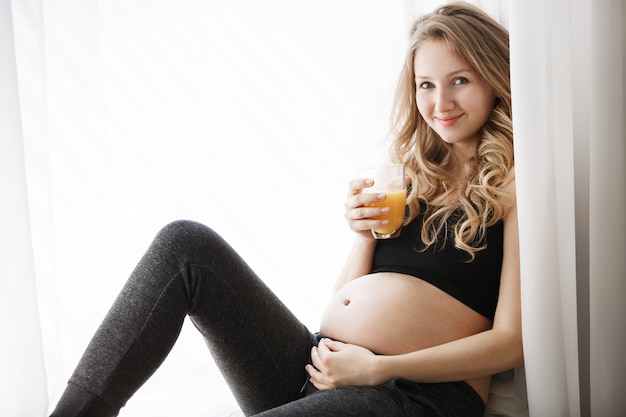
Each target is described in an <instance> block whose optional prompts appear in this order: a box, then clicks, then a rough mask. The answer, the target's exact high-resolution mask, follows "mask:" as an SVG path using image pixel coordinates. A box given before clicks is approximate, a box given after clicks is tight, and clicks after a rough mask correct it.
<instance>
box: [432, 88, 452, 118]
mask: <svg viewBox="0 0 626 417" xmlns="http://www.w3.org/2000/svg"><path fill="white" fill-rule="evenodd" d="M435 99H436V102H435V110H436V111H437V112H438V113H446V112H449V111H450V110H452V109H453V108H454V99H453V97H452V94H451V92H450V91H448V89H446V88H439V89H438V90H437V96H436V98H435Z"/></svg>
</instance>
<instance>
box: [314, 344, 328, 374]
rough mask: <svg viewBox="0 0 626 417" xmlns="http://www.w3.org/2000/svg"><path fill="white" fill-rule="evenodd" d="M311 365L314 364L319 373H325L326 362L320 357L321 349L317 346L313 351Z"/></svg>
mask: <svg viewBox="0 0 626 417" xmlns="http://www.w3.org/2000/svg"><path fill="white" fill-rule="evenodd" d="M311 363H313V366H314V367H315V369H316V370H317V371H318V372H322V373H323V371H324V369H325V365H324V361H323V360H322V358H321V356H320V353H319V348H318V347H317V346H314V347H313V348H312V349H311Z"/></svg>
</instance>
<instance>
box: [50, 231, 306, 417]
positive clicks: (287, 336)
mask: <svg viewBox="0 0 626 417" xmlns="http://www.w3.org/2000/svg"><path fill="white" fill-rule="evenodd" d="M186 315H189V316H190V317H191V320H192V322H193V323H194V324H195V326H196V327H197V328H198V329H199V330H200V332H201V333H202V334H203V336H204V338H205V340H206V342H207V345H208V346H209V349H210V350H211V352H212V354H213V356H214V358H215V360H216V362H217V363H218V365H219V367H220V369H221V371H222V373H223V375H224V377H225V378H226V380H227V382H228V383H229V384H230V386H231V389H232V390H233V393H234V395H235V397H236V398H237V400H238V401H239V404H240V406H241V407H242V409H243V410H244V412H245V413H246V414H254V413H258V412H261V411H263V410H267V409H269V408H272V407H275V406H278V405H280V404H284V403H286V402H289V401H293V400H294V399H297V398H300V397H301V394H300V392H299V390H300V388H301V386H302V383H303V381H304V380H305V378H306V373H305V371H304V365H305V364H306V363H307V362H308V361H309V360H310V347H311V346H312V343H313V340H312V337H311V334H310V332H309V331H308V330H307V329H306V328H305V326H304V325H303V324H302V323H300V322H299V321H298V320H297V319H296V318H295V317H294V316H293V315H292V314H291V313H290V312H289V310H288V309H287V308H286V307H285V306H284V305H283V303H281V302H280V301H279V300H278V299H277V297H276V296H275V295H274V294H273V293H272V292H271V291H270V290H269V289H268V288H267V287H266V286H265V284H263V282H261V281H260V280H259V279H258V278H257V276H256V275H255V274H254V273H253V272H252V271H251V270H250V268H249V267H248V266H247V265H246V264H245V262H244V261H243V260H242V259H241V258H240V257H239V256H238V255H237V254H236V253H235V251H234V250H233V249H232V248H231V247H230V246H229V245H228V244H227V243H226V242H225V241H224V240H222V239H221V238H220V237H219V236H218V235H217V234H216V233H214V232H213V231H212V230H211V229H209V228H207V227H205V226H202V225H200V224H198V223H194V222H189V221H179V222H174V223H172V224H170V225H168V226H166V227H165V228H163V229H162V230H161V231H160V232H159V234H158V235H157V236H156V238H155V239H154V241H153V243H152V245H151V246H150V248H149V249H148V251H147V252H146V254H145V255H144V257H143V258H142V259H141V261H140V262H139V264H138V265H137V267H136V268H135V270H134V271H133V273H132V274H131V276H130V278H129V280H128V281H127V283H126V284H125V286H124V288H123V289H122V291H121V293H120V295H119V296H118V298H117V299H116V301H115V303H114V304H113V306H112V307H111V310H110V311H109V313H108V314H107V316H106V318H105V319H104V321H103V323H102V324H101V325H100V327H99V329H98V330H97V332H96V333H95V335H94V337H93V339H92V340H91V342H90V344H89V346H88V347H87V350H86V351H85V353H84V355H83V357H82V359H81V360H80V362H79V364H78V366H77V368H76V370H75V372H74V374H73V375H72V377H71V378H70V381H69V382H70V383H69V385H68V388H67V389H66V392H65V393H64V394H63V396H62V398H61V400H60V401H59V404H58V405H57V408H56V410H55V412H54V413H53V414H52V415H53V416H59V417H66V416H68V417H69V416H78V415H80V416H111V415H117V412H118V411H119V409H120V408H121V407H122V406H123V405H124V404H125V403H126V401H127V400H128V399H129V398H130V397H131V396H132V395H133V394H134V393H135V391H136V390H137V389H139V387H140V386H141V385H142V384H143V383H144V382H145V381H146V380H147V379H148V378H149V377H150V375H152V373H153V372H154V371H155V370H156V369H157V368H158V367H159V365H160V364H161V363H162V361H163V360H164V359H165V357H166V356H167V354H168V353H169V351H170V349H171V348H172V346H173V345H174V342H175V341H176V339H177V337H178V335H179V332H180V329H181V327H182V323H183V321H184V318H185V317H186ZM98 410H102V411H98Z"/></svg>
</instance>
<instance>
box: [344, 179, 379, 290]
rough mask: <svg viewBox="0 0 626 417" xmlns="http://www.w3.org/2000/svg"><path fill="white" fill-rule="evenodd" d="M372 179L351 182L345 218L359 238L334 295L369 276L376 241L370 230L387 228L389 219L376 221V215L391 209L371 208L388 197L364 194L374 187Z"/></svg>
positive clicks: (356, 239)
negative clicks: (364, 276) (355, 280)
mask: <svg viewBox="0 0 626 417" xmlns="http://www.w3.org/2000/svg"><path fill="white" fill-rule="evenodd" d="M373 184H374V182H373V181H372V180H371V179H355V180H352V181H350V188H349V191H348V199H347V200H346V204H345V207H346V213H345V218H346V221H347V222H348V226H350V229H352V231H353V232H355V233H356V238H355V241H354V244H353V245H352V249H351V250H350V253H349V255H348V258H347V259H346V262H345V264H344V266H343V269H342V270H341V273H340V274H339V277H338V278H337V281H336V283H335V289H334V290H335V292H337V291H339V289H340V288H341V287H343V286H344V285H345V284H347V283H348V282H350V281H352V280H353V279H356V278H358V277H361V276H363V275H367V274H369V273H370V271H371V269H372V256H373V255H374V249H375V248H376V240H375V239H374V237H373V236H372V233H371V229H373V228H375V227H380V226H384V225H385V224H386V223H388V222H389V221H388V220H376V219H375V216H380V215H383V214H387V213H388V212H389V208H388V207H369V206H368V204H371V203H373V202H375V201H383V200H384V199H385V198H386V196H385V194H373V193H362V192H361V191H362V190H363V189H364V188H368V187H371V186H372V185H373Z"/></svg>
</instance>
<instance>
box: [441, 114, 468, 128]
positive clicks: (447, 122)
mask: <svg viewBox="0 0 626 417" xmlns="http://www.w3.org/2000/svg"><path fill="white" fill-rule="evenodd" d="M461 116H463V115H459V116H454V117H435V119H437V122H439V124H440V125H442V126H443V127H450V126H453V125H454V124H455V123H456V122H457V120H459V119H460V118H461Z"/></svg>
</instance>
